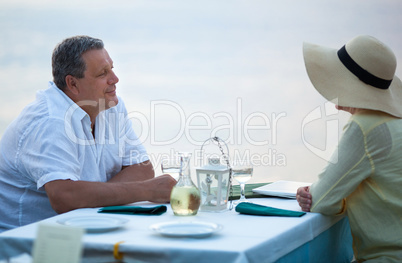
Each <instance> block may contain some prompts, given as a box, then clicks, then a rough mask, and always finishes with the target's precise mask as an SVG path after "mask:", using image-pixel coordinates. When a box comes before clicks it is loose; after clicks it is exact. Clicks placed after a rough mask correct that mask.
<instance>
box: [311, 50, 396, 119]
mask: <svg viewBox="0 0 402 263" xmlns="http://www.w3.org/2000/svg"><path fill="white" fill-rule="evenodd" d="M337 52H338V50H337V49H332V48H328V47H323V46H319V45H315V44H311V43H304V44H303V56H304V63H305V65H306V70H307V74H308V76H309V78H310V80H311V82H312V84H313V86H314V87H315V89H316V90H317V91H318V92H319V93H320V94H321V95H322V96H323V97H324V98H326V99H327V100H329V101H332V102H334V103H336V104H338V105H340V106H344V107H354V108H362V109H371V110H379V111H383V112H387V113H389V114H391V115H393V116H396V117H402V83H401V80H400V79H399V78H398V77H397V76H394V79H393V80H392V82H391V85H390V87H389V88H388V89H386V90H383V89H379V88H376V87H373V86H370V85H367V84H365V83H364V82H362V81H361V80H360V79H359V78H358V77H356V76H355V75H354V74H353V73H351V72H350V71H349V70H348V69H347V68H346V67H345V66H344V65H343V64H342V62H341V61H340V60H339V58H338V54H337Z"/></svg>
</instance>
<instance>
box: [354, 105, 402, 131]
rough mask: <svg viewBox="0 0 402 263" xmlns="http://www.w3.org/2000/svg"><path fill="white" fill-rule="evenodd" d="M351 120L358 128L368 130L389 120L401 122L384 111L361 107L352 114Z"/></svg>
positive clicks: (401, 120)
mask: <svg viewBox="0 0 402 263" xmlns="http://www.w3.org/2000/svg"><path fill="white" fill-rule="evenodd" d="M350 121H351V122H355V123H356V124H358V125H359V126H360V128H361V129H362V130H363V131H365V132H369V131H370V130H372V129H374V128H375V127H378V126H380V125H382V124H385V123H388V122H390V121H398V122H401V123H402V119H401V118H398V117H395V116H392V115H390V114H388V113H386V112H382V111H376V110H368V109H361V110H360V111H358V112H356V113H355V114H353V116H352V118H351V120H350Z"/></svg>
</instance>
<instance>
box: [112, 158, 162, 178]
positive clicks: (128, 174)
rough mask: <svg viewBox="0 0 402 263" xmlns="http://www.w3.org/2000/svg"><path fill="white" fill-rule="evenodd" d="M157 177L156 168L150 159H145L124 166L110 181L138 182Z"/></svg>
mask: <svg viewBox="0 0 402 263" xmlns="http://www.w3.org/2000/svg"><path fill="white" fill-rule="evenodd" d="M154 177H155V172H154V168H153V166H152V163H151V162H150V161H145V162H142V163H138V164H133V165H130V166H123V167H122V170H121V171H120V172H119V173H118V174H116V175H115V176H113V177H112V179H110V180H109V182H113V183H117V182H136V181H144V180H148V179H151V178H154Z"/></svg>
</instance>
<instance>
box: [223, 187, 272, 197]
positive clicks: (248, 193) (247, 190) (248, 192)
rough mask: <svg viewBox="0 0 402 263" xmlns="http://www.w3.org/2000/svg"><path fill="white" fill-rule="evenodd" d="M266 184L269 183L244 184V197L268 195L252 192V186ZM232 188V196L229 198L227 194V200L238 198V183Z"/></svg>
mask: <svg viewBox="0 0 402 263" xmlns="http://www.w3.org/2000/svg"><path fill="white" fill-rule="evenodd" d="M266 184H269V183H256V184H246V186H245V187H244V191H245V195H246V198H267V197H268V196H266V195H263V194H259V193H254V192H253V189H254V188H257V187H260V186H263V185H266ZM232 189H233V196H232V198H230V196H229V200H237V199H240V185H233V186H232Z"/></svg>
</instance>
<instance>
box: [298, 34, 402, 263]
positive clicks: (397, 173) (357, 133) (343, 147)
mask: <svg viewBox="0 0 402 263" xmlns="http://www.w3.org/2000/svg"><path fill="white" fill-rule="evenodd" d="M303 53H304V60H305V65H306V69H307V73H308V75H309V77H310V80H311V82H312V83H313V85H314V87H315V88H316V89H317V91H318V92H319V93H320V94H321V95H323V96H324V97H325V98H326V99H327V100H329V101H333V102H335V104H337V108H338V109H339V110H345V111H348V112H350V113H351V114H352V117H351V119H350V120H349V122H348V124H347V125H346V127H345V129H344V134H343V136H342V138H341V140H340V142H339V145H338V149H337V151H336V152H335V153H334V157H336V158H333V159H332V160H336V161H330V162H329V163H328V165H327V167H326V168H325V169H324V171H323V172H322V173H321V174H320V175H319V179H318V181H317V182H315V183H314V184H312V185H311V187H301V188H299V189H298V191H297V201H298V202H299V205H300V207H301V208H302V210H303V211H306V212H308V211H311V212H318V213H322V214H325V215H340V214H343V213H346V215H347V216H348V218H349V222H350V227H351V231H352V235H353V249H354V253H355V257H356V259H357V261H358V262H363V261H366V262H402V119H401V118H402V84H401V81H400V79H399V78H398V77H397V76H395V75H394V74H395V70H396V58H395V55H394V53H393V52H392V50H391V49H390V48H389V47H387V46H386V45H384V44H383V43H381V42H380V41H379V40H377V39H375V38H373V37H370V36H358V37H356V38H354V39H352V40H351V41H349V42H348V43H347V44H346V45H345V46H344V47H342V48H341V49H340V50H334V49H330V48H326V47H322V46H317V45H313V44H307V43H305V44H304V47H303Z"/></svg>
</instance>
